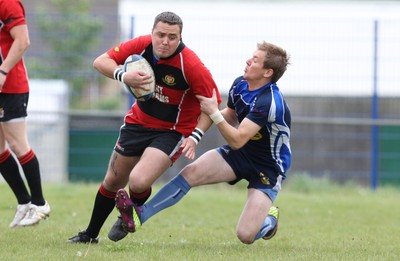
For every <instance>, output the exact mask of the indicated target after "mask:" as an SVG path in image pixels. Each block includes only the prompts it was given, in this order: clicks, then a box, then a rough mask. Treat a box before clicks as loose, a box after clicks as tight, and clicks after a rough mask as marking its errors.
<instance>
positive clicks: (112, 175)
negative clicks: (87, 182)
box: [103, 151, 139, 191]
mask: <svg viewBox="0 0 400 261" xmlns="http://www.w3.org/2000/svg"><path fill="white" fill-rule="evenodd" d="M138 160H139V157H127V156H124V155H121V154H119V153H118V152H116V151H113V153H112V154H111V157H110V161H109V163H108V168H107V173H106V176H105V178H104V182H103V184H104V186H105V188H106V189H108V190H110V191H117V190H118V189H120V188H123V187H125V186H126V184H127V183H128V180H129V174H130V172H131V171H132V169H133V167H134V166H135V164H136V163H137V162H138Z"/></svg>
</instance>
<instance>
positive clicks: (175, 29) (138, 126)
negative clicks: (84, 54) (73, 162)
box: [68, 12, 221, 243]
mask: <svg viewBox="0 0 400 261" xmlns="http://www.w3.org/2000/svg"><path fill="white" fill-rule="evenodd" d="M182 27H183V22H182V20H181V18H180V17H179V16H178V15H176V14H175V13H172V12H163V13H161V14H159V15H157V16H156V17H155V20H154V24H153V28H152V31H151V34H150V35H145V36H139V37H136V38H134V39H131V40H128V41H127V42H124V43H121V44H120V45H119V46H117V47H114V48H112V49H110V50H108V51H107V52H106V53H104V54H102V55H100V56H99V57H97V58H96V59H95V61H94V67H95V68H96V69H97V70H98V71H99V72H100V73H102V74H104V75H105V76H107V77H109V78H114V79H116V80H118V81H121V82H124V83H125V84H127V85H129V86H131V87H136V88H143V86H142V85H144V84H146V83H149V82H151V80H150V75H146V74H143V72H140V71H130V72H124V71H123V70H122V69H121V68H120V67H119V65H122V64H124V62H125V60H126V58H127V57H128V56H129V55H132V54H140V55H142V56H143V57H144V58H145V59H146V60H147V61H148V62H149V63H150V65H151V66H152V68H153V70H154V73H155V79H156V88H155V92H154V95H153V97H152V98H151V99H150V100H148V101H144V102H142V101H136V102H135V103H134V104H133V106H132V108H131V110H130V111H129V112H128V113H127V114H126V116H125V122H124V124H123V125H122V127H121V128H120V133H119V137H118V140H117V142H116V145H115V147H114V151H113V153H112V155H111V159H110V162H109V167H108V169H107V173H106V176H105V178H104V180H103V183H102V184H101V185H100V188H99V190H98V192H97V195H96V198H95V202H94V208H93V212H92V216H91V219H90V222H89V225H88V227H87V228H86V229H85V230H84V231H81V232H79V233H78V235H76V236H74V237H71V238H70V239H68V242H73V243H97V242H98V235H99V232H100V229H101V227H102V226H103V224H104V222H105V220H106V219H107V217H108V216H109V214H110V213H111V212H112V210H113V209H114V206H115V196H116V192H117V191H118V190H119V189H120V188H124V187H125V186H126V185H127V183H128V184H129V196H130V198H131V200H132V201H133V202H135V204H137V205H142V204H144V202H145V201H146V200H147V199H148V198H149V196H150V193H151V186H152V184H153V183H154V181H155V180H157V179H158V178H159V177H160V176H161V175H162V174H163V173H164V172H165V171H166V170H167V169H168V168H169V167H170V166H171V165H172V164H173V163H174V161H175V160H176V159H177V158H178V157H179V156H180V155H181V153H185V156H186V157H187V158H189V159H193V158H194V157H195V148H196V144H197V142H199V141H200V139H201V137H202V136H203V134H204V132H205V131H206V130H208V128H209V127H210V126H211V124H212V121H211V120H210V118H209V117H208V115H207V114H205V113H202V112H201V110H200V102H199V100H198V98H196V95H202V96H206V97H211V96H212V93H213V90H215V91H216V92H217V96H218V101H219V102H220V101H221V99H220V96H219V92H218V90H217V86H216V84H215V82H214V80H213V78H212V76H211V73H210V71H209V70H208V69H207V68H206V67H205V66H204V64H203V63H202V62H201V60H200V59H199V58H198V56H197V55H196V54H195V53H194V52H193V51H192V50H191V49H189V48H188V47H187V46H185V44H184V43H183V42H182ZM143 89H146V88H143ZM127 234H128V231H126V230H125V229H124V227H123V226H122V221H121V219H120V218H118V219H117V221H116V223H115V224H114V226H113V227H112V229H111V231H110V233H109V234H108V237H109V239H111V240H113V241H118V240H120V239H122V238H123V237H125V236H126V235H127Z"/></svg>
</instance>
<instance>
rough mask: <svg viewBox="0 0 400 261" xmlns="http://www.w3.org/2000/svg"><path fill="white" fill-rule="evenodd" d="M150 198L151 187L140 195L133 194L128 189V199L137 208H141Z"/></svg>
mask: <svg viewBox="0 0 400 261" xmlns="http://www.w3.org/2000/svg"><path fill="white" fill-rule="evenodd" d="M150 196H151V187H150V188H148V189H147V190H145V191H144V192H142V193H134V192H133V191H132V190H130V189H129V197H130V198H131V200H132V202H133V203H135V204H136V205H137V206H142V205H143V204H144V203H145V202H146V201H147V200H148V199H149V197H150Z"/></svg>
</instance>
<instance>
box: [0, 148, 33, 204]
mask: <svg viewBox="0 0 400 261" xmlns="http://www.w3.org/2000/svg"><path fill="white" fill-rule="evenodd" d="M0 172H1V174H2V176H3V178H4V180H5V181H6V182H7V184H8V185H9V186H10V188H11V190H12V191H13V192H14V195H15V197H16V198H17V201H18V204H27V203H29V201H31V197H30V195H29V192H28V190H27V188H26V186H25V183H24V180H23V179H22V177H21V174H20V173H19V169H18V164H17V162H16V161H15V159H14V157H13V156H12V155H11V153H10V151H9V150H6V151H4V152H3V153H2V154H0Z"/></svg>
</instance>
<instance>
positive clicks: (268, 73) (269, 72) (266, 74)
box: [264, 69, 274, 78]
mask: <svg viewBox="0 0 400 261" xmlns="http://www.w3.org/2000/svg"><path fill="white" fill-rule="evenodd" d="M272 75H274V70H273V69H265V72H264V77H265V78H272Z"/></svg>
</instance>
